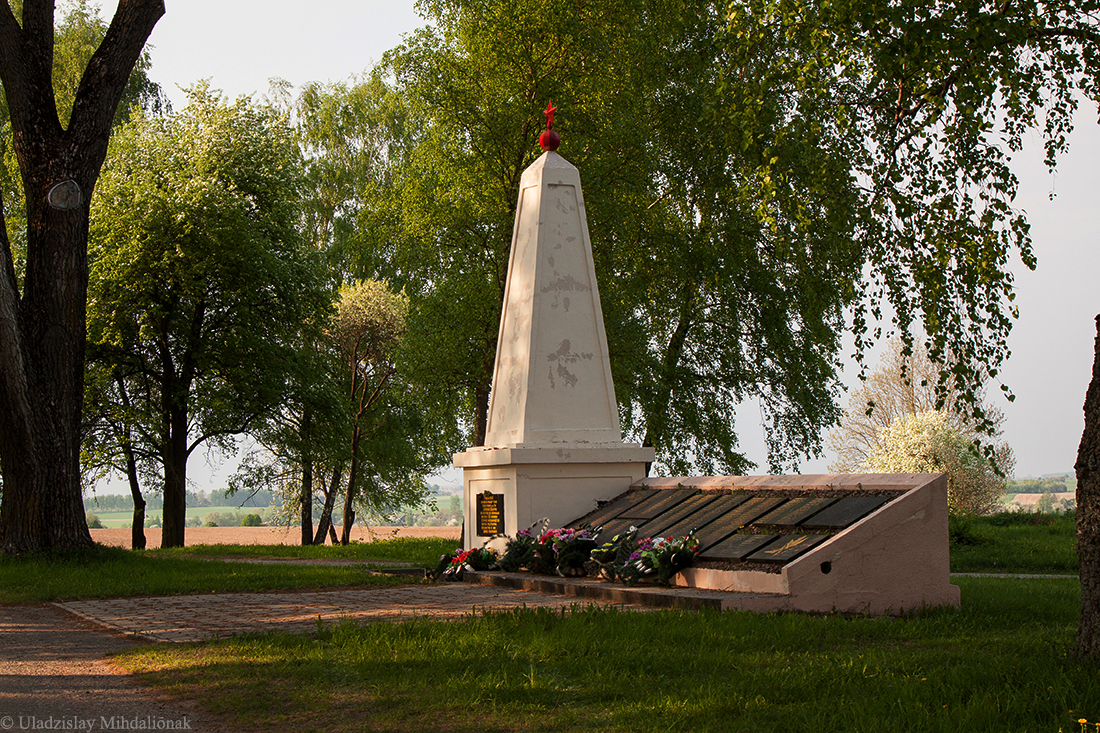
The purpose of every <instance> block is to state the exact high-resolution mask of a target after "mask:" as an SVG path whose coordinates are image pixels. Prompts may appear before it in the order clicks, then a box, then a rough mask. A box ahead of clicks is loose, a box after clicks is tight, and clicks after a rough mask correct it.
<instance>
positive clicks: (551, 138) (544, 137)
mask: <svg viewBox="0 0 1100 733" xmlns="http://www.w3.org/2000/svg"><path fill="white" fill-rule="evenodd" d="M557 111H558V108H557V107H555V106H554V105H553V103H552V102H551V101H550V100H547V102H546V111H545V112H543V114H544V115H546V129H545V130H543V131H542V134H541V135H539V145H541V146H542V149H543V150H545V151H547V152H553V151H555V150H557V149H558V145H559V144H560V143H561V135H559V134H558V133H556V132H554V113H555V112H557Z"/></svg>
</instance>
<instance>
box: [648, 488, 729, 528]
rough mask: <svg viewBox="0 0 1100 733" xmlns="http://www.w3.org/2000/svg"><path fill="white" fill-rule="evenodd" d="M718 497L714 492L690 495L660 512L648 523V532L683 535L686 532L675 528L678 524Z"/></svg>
mask: <svg viewBox="0 0 1100 733" xmlns="http://www.w3.org/2000/svg"><path fill="white" fill-rule="evenodd" d="M717 498H718V497H717V496H715V495H714V494H703V493H700V494H696V495H695V496H689V497H688V498H687V499H685V500H684V501H682V502H680V503H679V504H677V505H676V506H675V507H673V508H672V509H670V510H669V511H667V512H665V513H663V514H659V515H657V516H656V517H654V518H653V519H652V520H650V521H649V522H647V523H646V533H647V534H648V535H649V536H650V537H682V536H683V535H685V534H687V532H688V531H691V530H690V529H689V530H688V531H685V532H680V533H677V532H676V531H673V529H674V528H675V527H676V526H678V525H679V524H680V523H682V522H681V520H684V519H685V517H691V516H695V515H696V514H697V513H698V512H699V511H700V510H702V509H703V508H704V507H707V506H709V505H711V504H713V503H714V501H715V500H716V499H717Z"/></svg>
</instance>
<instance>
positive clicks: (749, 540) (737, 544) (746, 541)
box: [699, 534, 779, 560]
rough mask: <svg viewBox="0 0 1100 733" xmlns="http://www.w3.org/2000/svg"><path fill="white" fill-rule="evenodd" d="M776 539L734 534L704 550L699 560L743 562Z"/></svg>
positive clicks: (769, 535) (770, 535)
mask: <svg viewBox="0 0 1100 733" xmlns="http://www.w3.org/2000/svg"><path fill="white" fill-rule="evenodd" d="M776 539H779V535H774V534H735V535H732V536H730V537H727V538H726V539H724V540H722V541H721V542H719V543H718V544H716V545H712V546H711V547H709V548H707V549H706V550H704V551H703V552H702V554H701V555H700V556H699V559H700V560H744V559H745V558H746V557H748V556H749V555H751V554H753V553H754V552H757V551H758V550H760V549H761V548H764V547H765V546H766V545H768V544H769V543H770V542H771V541H772V540H776Z"/></svg>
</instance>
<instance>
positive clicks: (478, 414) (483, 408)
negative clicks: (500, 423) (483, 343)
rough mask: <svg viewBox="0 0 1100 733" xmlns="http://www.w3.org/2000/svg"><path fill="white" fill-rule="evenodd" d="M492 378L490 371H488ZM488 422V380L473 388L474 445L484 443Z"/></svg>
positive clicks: (490, 378)
mask: <svg viewBox="0 0 1100 733" xmlns="http://www.w3.org/2000/svg"><path fill="white" fill-rule="evenodd" d="M489 380H490V381H491V380H492V372H489ZM488 423H489V382H488V381H486V382H483V383H479V384H478V385H477V387H476V388H475V389H474V445H475V446H479V445H485V431H486V429H487V428H488Z"/></svg>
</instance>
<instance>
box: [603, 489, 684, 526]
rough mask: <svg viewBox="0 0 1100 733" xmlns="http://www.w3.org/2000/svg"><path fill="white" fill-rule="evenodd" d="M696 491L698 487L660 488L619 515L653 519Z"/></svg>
mask: <svg viewBox="0 0 1100 733" xmlns="http://www.w3.org/2000/svg"><path fill="white" fill-rule="evenodd" d="M697 493H699V490H698V489H661V490H660V491H658V492H657V493H656V494H654V495H653V496H651V497H649V498H648V499H646V500H645V501H643V502H642V503H641V504H638V505H637V506H633V507H631V508H630V509H629V510H627V511H625V512H623V513H622V514H621V515H619V516H622V517H629V518H631V519H653V518H654V517H655V516H657V515H658V514H661V513H662V512H667V511H668V510H669V509H671V508H672V507H674V506H676V505H677V504H679V503H680V502H681V501H683V500H684V499H686V498H688V497H689V496H691V495H692V494H697Z"/></svg>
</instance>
